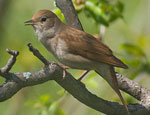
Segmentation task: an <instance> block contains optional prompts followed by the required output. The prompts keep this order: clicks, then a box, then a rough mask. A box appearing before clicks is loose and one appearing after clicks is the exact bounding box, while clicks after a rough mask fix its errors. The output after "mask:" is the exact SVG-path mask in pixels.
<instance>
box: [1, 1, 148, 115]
mask: <svg viewBox="0 0 150 115" xmlns="http://www.w3.org/2000/svg"><path fill="white" fill-rule="evenodd" d="M4 1H5V2H4ZM81 1H82V2H81ZM78 2H79V3H78ZM0 3H1V5H0V15H1V17H0V67H2V66H4V65H5V64H6V62H7V60H8V59H9V57H10V55H8V54H7V53H6V51H5V49H6V48H10V49H13V50H18V51H19V52H20V55H19V56H18V58H17V62H16V64H15V66H14V67H13V68H12V70H11V71H12V72H24V71H35V70H38V69H40V68H41V67H42V63H41V62H40V61H39V60H38V59H37V58H36V57H34V56H33V55H32V53H31V52H29V50H28V47H27V46H26V44H27V43H29V42H31V43H32V44H33V46H35V47H36V48H38V49H39V50H40V51H41V52H42V54H43V55H44V56H45V57H46V58H47V59H48V60H50V61H56V59H55V58H54V57H53V56H52V55H51V54H50V53H48V51H47V50H46V49H45V48H44V47H43V46H42V45H41V43H40V42H39V41H38V40H37V38H36V36H35V35H34V32H33V29H32V27H29V26H25V25H24V22H25V21H27V20H30V19H31V17H32V15H33V14H34V13H35V12H37V11H38V10H40V9H50V10H53V11H55V12H56V13H57V14H58V15H59V16H60V11H59V10H58V9H57V8H56V7H55V4H54V1H53V0H32V1H31V0H13V1H12V0H0ZM74 3H75V4H76V8H77V12H78V15H79V18H80V20H81V23H82V25H83V27H84V30H85V31H86V32H88V33H90V34H93V35H95V34H97V35H99V32H100V27H101V26H102V25H103V26H104V27H105V33H104V37H103V38H102V41H103V42H104V43H105V44H107V45H108V46H109V47H110V48H111V49H112V50H113V51H114V54H115V55H116V56H117V57H118V58H120V59H121V60H123V61H124V62H125V63H126V64H127V65H128V66H129V69H128V70H123V69H116V70H117V71H118V72H120V73H122V74H123V75H126V76H128V77H129V78H130V79H134V80H135V81H137V82H139V83H140V84H141V85H142V86H144V87H146V88H149V87H150V84H149V81H150V77H149V76H150V75H149V74H150V59H149V57H150V45H149V44H150V12H149V11H150V1H149V0H112V1H111V2H110V1H108V0H99V1H96V0H87V1H85V0H74ZM61 17H62V16H61ZM62 20H63V19H62ZM69 72H71V74H72V75H73V76H75V77H76V78H78V77H79V76H80V75H81V74H82V72H83V71H80V70H69ZM97 76H98V75H97V74H96V73H94V72H90V73H89V74H88V75H87V77H86V78H84V79H83V83H85V85H86V87H87V88H88V89H89V90H90V91H91V92H92V93H94V94H96V95H98V96H100V97H102V98H104V99H107V100H111V101H117V102H120V100H119V98H118V96H117V95H116V94H115V92H114V91H113V90H112V89H111V88H110V87H109V85H108V84H107V83H106V82H104V80H103V79H102V78H101V77H97ZM4 82H5V80H4V79H3V78H1V77H0V83H1V84H2V83H4ZM122 93H123V92H122ZM123 95H124V97H125V100H126V101H127V102H129V103H136V102H137V100H135V99H134V98H132V97H130V96H129V95H127V94H125V93H123ZM91 114H92V115H100V113H99V112H97V111H95V110H93V109H91V108H89V107H87V106H85V105H83V104H82V103H80V102H79V101H78V100H76V99H75V98H73V97H72V96H71V95H69V94H68V93H67V92H66V91H65V90H64V89H62V88H61V87H60V86H59V85H58V84H57V83H55V82H54V81H48V82H46V83H43V84H40V85H37V86H33V87H28V88H24V89H22V90H21V91H19V92H18V93H17V94H16V95H14V96H13V97H12V98H11V99H9V100H7V101H5V102H1V103H0V115H91Z"/></svg>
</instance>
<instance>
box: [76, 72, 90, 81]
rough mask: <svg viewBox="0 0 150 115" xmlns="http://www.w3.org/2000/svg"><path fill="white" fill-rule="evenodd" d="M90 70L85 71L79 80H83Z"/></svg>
mask: <svg viewBox="0 0 150 115" xmlns="http://www.w3.org/2000/svg"><path fill="white" fill-rule="evenodd" d="M89 71H90V70H86V71H84V73H83V74H82V75H81V77H80V78H79V79H78V80H79V81H81V80H82V79H83V78H84V77H85V76H86V75H87V74H88V72H89Z"/></svg>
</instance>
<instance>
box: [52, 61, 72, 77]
mask: <svg viewBox="0 0 150 115" xmlns="http://www.w3.org/2000/svg"><path fill="white" fill-rule="evenodd" d="M52 64H56V65H58V66H59V67H60V68H62V69H63V79H65V77H66V69H70V67H69V66H66V65H63V64H60V63H55V62H54V63H52Z"/></svg>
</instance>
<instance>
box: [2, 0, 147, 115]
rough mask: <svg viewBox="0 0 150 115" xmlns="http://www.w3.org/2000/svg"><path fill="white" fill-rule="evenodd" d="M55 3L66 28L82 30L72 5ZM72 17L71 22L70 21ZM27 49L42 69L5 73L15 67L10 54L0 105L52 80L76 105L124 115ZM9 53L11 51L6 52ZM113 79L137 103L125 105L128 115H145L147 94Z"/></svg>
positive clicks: (65, 1)
mask: <svg viewBox="0 0 150 115" xmlns="http://www.w3.org/2000/svg"><path fill="white" fill-rule="evenodd" d="M56 3H57V5H58V3H62V4H59V7H60V8H62V12H63V13H64V14H65V13H66V14H65V17H66V16H67V15H68V21H70V22H68V24H69V25H70V24H72V22H74V24H73V25H72V26H74V27H77V28H78V27H79V28H80V29H82V26H81V25H80V22H79V20H78V17H77V15H76V13H75V10H74V7H73V5H72V1H71V0H56ZM65 8H66V9H67V11H66V10H64V9H65ZM67 12H69V13H67ZM72 16H73V17H75V18H71V17H72ZM79 25H80V26H79ZM28 47H29V48H30V51H31V52H33V54H34V55H35V56H36V57H37V58H38V59H39V60H40V61H42V62H43V63H44V64H45V67H44V68H43V69H41V70H38V71H35V72H23V73H11V72H9V70H10V69H11V67H12V66H13V65H14V64H15V61H16V57H17V55H18V53H16V54H17V55H13V54H15V53H10V54H11V55H12V57H11V58H10V60H9V61H8V63H7V64H6V66H4V67H3V68H1V69H0V75H1V76H2V77H4V78H5V79H6V83H4V84H3V85H1V86H0V101H1V102H2V101H5V100H7V99H9V98H11V97H12V96H13V95H14V94H16V93H17V92H18V91H19V90H20V89H22V88H24V87H28V86H33V85H37V84H41V83H44V82H47V81H48V80H53V81H56V82H57V83H58V84H59V85H60V86H62V87H63V88H64V89H65V90H66V91H68V92H69V93H70V94H71V95H72V96H74V97H75V98H76V99H78V100H79V101H80V102H82V103H84V104H85V105H87V106H89V107H91V108H93V109H95V110H97V111H100V112H103V113H105V114H111V115H124V114H125V110H124V107H123V106H122V105H120V104H118V103H115V102H110V101H107V100H104V99H102V98H100V97H97V96H96V95H94V94H92V93H91V92H89V91H88V90H87V88H86V87H85V86H84V85H83V84H82V83H81V82H80V81H78V80H76V79H74V77H73V76H72V75H71V74H69V73H68V72H66V77H65V79H63V77H62V76H63V70H62V69H61V67H59V66H58V65H57V64H55V63H50V62H49V61H47V60H46V59H45V58H44V57H43V56H42V55H41V54H40V52H39V51H38V50H37V49H35V48H34V47H33V46H32V45H31V44H28ZM9 52H15V51H12V50H9ZM116 75H117V79H118V83H119V88H120V89H121V90H123V91H125V92H126V93H128V94H130V95H131V96H133V97H134V98H136V99H138V100H139V101H140V104H129V105H128V108H129V111H130V113H131V115H149V114H150V98H149V95H150V91H149V90H147V89H145V88H143V87H141V86H140V85H139V84H138V83H136V82H134V81H132V80H129V79H128V78H126V77H124V76H122V75H120V74H118V73H117V74H116Z"/></svg>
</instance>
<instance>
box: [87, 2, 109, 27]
mask: <svg viewBox="0 0 150 115" xmlns="http://www.w3.org/2000/svg"><path fill="white" fill-rule="evenodd" d="M85 10H86V12H87V13H88V15H89V16H92V17H93V18H94V19H95V21H96V22H98V23H100V24H103V25H105V26H108V25H109V24H108V22H107V20H106V19H105V18H104V15H105V14H104V12H103V11H102V10H101V7H100V6H97V5H96V4H94V3H93V2H90V1H87V2H86V3H85Z"/></svg>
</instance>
